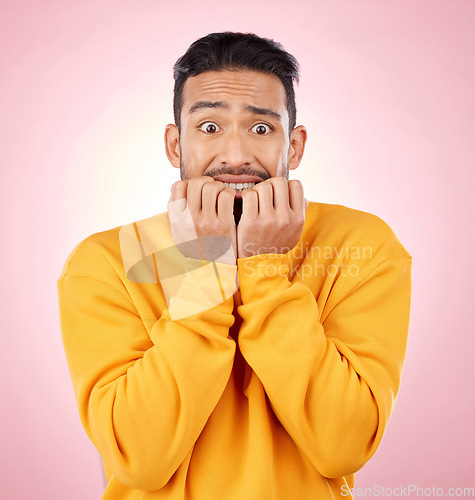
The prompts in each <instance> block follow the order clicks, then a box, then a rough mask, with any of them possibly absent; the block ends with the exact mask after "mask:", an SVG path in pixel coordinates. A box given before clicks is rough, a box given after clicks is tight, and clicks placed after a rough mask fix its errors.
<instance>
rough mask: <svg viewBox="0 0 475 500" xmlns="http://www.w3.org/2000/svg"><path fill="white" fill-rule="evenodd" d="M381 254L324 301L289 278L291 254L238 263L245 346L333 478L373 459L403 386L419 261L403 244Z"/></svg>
mask: <svg viewBox="0 0 475 500" xmlns="http://www.w3.org/2000/svg"><path fill="white" fill-rule="evenodd" d="M400 248H402V246H400ZM279 259H280V260H279ZM375 261H376V263H373V262H371V266H370V269H368V270H367V271H366V272H365V274H364V275H363V276H362V277H360V278H359V279H358V280H355V281H354V283H353V284H351V286H350V287H349V288H348V286H347V285H346V286H345V285H341V284H340V283H338V281H339V280H341V279H342V278H341V276H340V278H337V279H336V280H335V282H333V284H332V292H330V293H329V297H328V300H327V301H326V304H325V305H324V304H322V303H320V305H319V300H318V297H315V295H314V292H312V290H311V289H310V288H309V287H308V286H307V285H306V284H304V283H302V282H300V281H298V280H294V281H293V282H291V281H289V279H288V277H287V274H286V271H288V267H286V266H287V264H288V262H287V261H286V259H285V256H278V255H270V254H267V255H258V256H254V257H248V258H246V259H241V260H240V261H238V277H239V286H240V290H241V299H242V302H243V304H242V305H241V306H239V308H238V312H239V314H240V315H241V316H242V318H243V325H242V326H241V330H240V333H239V346H240V349H241V351H242V353H243V356H244V357H245V359H246V360H247V362H248V363H249V365H250V366H251V367H252V369H253V370H254V371H255V372H256V374H257V375H258V377H259V379H260V380H261V382H262V384H263V386H264V388H265V390H266V393H267V395H268V398H269V401H270V403H271V405H272V408H273V410H274V413H275V414H276V416H277V418H278V419H279V420H280V422H281V423H282V425H283V426H284V428H285V429H286V430H287V432H288V433H289V435H290V436H291V438H292V439H293V441H294V442H295V443H296V445H297V446H298V447H299V448H300V449H301V451H302V452H303V453H304V454H305V455H306V457H307V458H308V459H309V460H310V461H311V463H312V464H313V465H314V467H315V468H316V469H317V470H318V471H319V473H320V474H322V475H323V476H325V477H329V478H336V477H343V476H346V475H349V474H352V473H354V472H356V471H357V470H359V469H360V468H361V467H362V466H363V465H364V464H365V463H366V461H367V460H369V459H370V458H371V456H372V455H373V454H374V452H375V451H376V449H377V447H378V445H379V443H380V441H381V438H382V436H383V433H384V430H385V428H386V426H387V423H388V420H389V417H390V414H391V412H392V409H393V405H394V403H395V399H396V395H397V391H398V388H399V384H400V379H401V374H402V367H403V362H404V357H405V352H406V342H407V333H408V322H409V310H410V289H411V278H410V271H411V264H412V259H411V257H410V255H409V254H407V252H405V250H404V251H403V252H400V253H399V255H397V256H396V255H393V256H389V257H387V258H384V259H381V258H379V259H375ZM269 269H272V272H269ZM279 269H280V272H278V270H279ZM350 281H351V280H350ZM322 307H325V308H326V310H325V314H322V310H321V308H322ZM322 318H323V319H322Z"/></svg>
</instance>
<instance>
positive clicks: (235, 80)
mask: <svg viewBox="0 0 475 500" xmlns="http://www.w3.org/2000/svg"><path fill="white" fill-rule="evenodd" d="M199 101H223V102H226V103H228V104H229V105H230V106H231V107H232V106H233V105H239V106H243V105H244V106H246V105H251V106H255V107H263V108H264V107H265V108H269V109H273V110H275V111H276V112H277V113H279V114H282V113H283V112H285V111H286V95H285V89H284V86H283V85H282V82H281V81H280V79H279V78H278V77H277V76H276V75H273V74H266V73H260V72H258V71H250V70H232V71H231V70H221V71H206V72H204V73H201V74H199V75H197V76H193V77H190V78H188V80H187V81H186V82H185V86H184V88H183V108H182V112H184V113H186V114H188V113H189V112H190V110H191V109H192V108H193V105H194V104H196V103H197V102H199Z"/></svg>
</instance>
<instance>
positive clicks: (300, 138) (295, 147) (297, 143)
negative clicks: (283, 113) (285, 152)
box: [288, 125, 307, 170]
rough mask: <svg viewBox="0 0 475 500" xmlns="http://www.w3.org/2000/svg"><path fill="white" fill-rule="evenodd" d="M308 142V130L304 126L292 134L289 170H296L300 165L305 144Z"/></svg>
mask: <svg viewBox="0 0 475 500" xmlns="http://www.w3.org/2000/svg"><path fill="white" fill-rule="evenodd" d="M306 142H307V129H306V128H305V127H304V126H303V125H299V126H298V127H295V128H294V129H293V130H292V132H291V133H290V144H289V158H288V162H289V170H294V169H296V168H297V167H298V166H299V165H300V161H301V160H302V157H303V153H304V150H305V143H306Z"/></svg>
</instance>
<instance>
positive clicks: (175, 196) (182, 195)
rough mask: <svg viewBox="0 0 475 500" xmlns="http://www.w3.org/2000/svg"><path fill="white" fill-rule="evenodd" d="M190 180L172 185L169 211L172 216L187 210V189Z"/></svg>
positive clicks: (168, 205)
mask: <svg viewBox="0 0 475 500" xmlns="http://www.w3.org/2000/svg"><path fill="white" fill-rule="evenodd" d="M187 185H188V180H184V181H177V182H174V183H173V184H172V187H171V195H170V200H169V201H168V204H167V210H168V212H169V214H170V215H171V216H176V215H178V214H180V213H182V212H183V211H184V210H185V209H186V187H187Z"/></svg>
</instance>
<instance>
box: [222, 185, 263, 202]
mask: <svg viewBox="0 0 475 500" xmlns="http://www.w3.org/2000/svg"><path fill="white" fill-rule="evenodd" d="M223 184H224V185H225V186H226V187H230V188H233V189H235V190H236V198H237V197H238V195H239V198H240V197H241V196H242V195H241V193H242V191H243V189H250V188H252V186H255V185H256V184H257V182H224V183H223Z"/></svg>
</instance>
